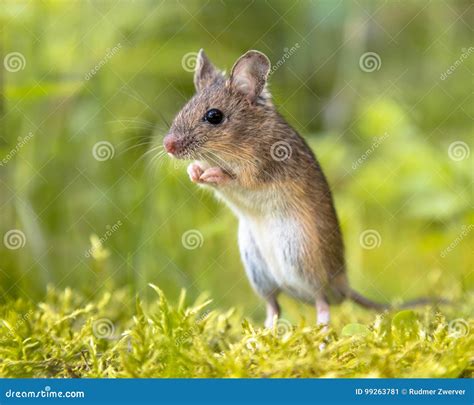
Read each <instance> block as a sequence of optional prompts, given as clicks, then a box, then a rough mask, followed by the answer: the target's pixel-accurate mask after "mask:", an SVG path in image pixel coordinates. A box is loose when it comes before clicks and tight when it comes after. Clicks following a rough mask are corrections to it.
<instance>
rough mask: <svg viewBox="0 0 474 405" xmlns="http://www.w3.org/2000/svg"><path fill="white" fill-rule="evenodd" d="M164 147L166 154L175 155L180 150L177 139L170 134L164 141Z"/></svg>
mask: <svg viewBox="0 0 474 405" xmlns="http://www.w3.org/2000/svg"><path fill="white" fill-rule="evenodd" d="M163 146H164V147H165V150H166V152H168V153H171V154H175V153H176V151H177V149H178V142H177V139H176V137H175V136H174V135H173V134H168V135H166V136H165V139H163Z"/></svg>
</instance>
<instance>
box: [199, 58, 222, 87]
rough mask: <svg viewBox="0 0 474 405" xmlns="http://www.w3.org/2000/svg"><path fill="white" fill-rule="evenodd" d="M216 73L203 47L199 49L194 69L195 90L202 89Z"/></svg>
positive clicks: (217, 73)
mask: <svg viewBox="0 0 474 405" xmlns="http://www.w3.org/2000/svg"><path fill="white" fill-rule="evenodd" d="M218 75H219V72H218V71H217V69H216V68H215V67H214V65H213V64H212V63H211V61H210V60H209V59H208V57H207V55H206V54H205V53H204V49H201V50H200V51H199V53H198V55H197V59H196V70H195V71H194V87H196V91H200V90H202V89H203V88H204V87H206V86H207V85H208V84H209V83H211V82H212V81H213V80H214V79H215V78H216V76H218Z"/></svg>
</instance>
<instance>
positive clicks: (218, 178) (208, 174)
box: [199, 167, 231, 185]
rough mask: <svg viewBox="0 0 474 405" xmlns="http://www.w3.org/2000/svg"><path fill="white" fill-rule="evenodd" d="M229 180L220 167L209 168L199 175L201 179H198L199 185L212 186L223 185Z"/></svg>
mask: <svg viewBox="0 0 474 405" xmlns="http://www.w3.org/2000/svg"><path fill="white" fill-rule="evenodd" d="M230 180H231V177H230V176H229V175H228V174H227V173H226V172H225V171H224V170H222V169H221V168H220V167H210V168H209V169H206V170H205V171H204V173H203V174H201V177H199V182H200V183H204V184H213V185H224V184H227V183H228V182H229V181H230Z"/></svg>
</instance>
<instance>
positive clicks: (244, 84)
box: [229, 51, 270, 103]
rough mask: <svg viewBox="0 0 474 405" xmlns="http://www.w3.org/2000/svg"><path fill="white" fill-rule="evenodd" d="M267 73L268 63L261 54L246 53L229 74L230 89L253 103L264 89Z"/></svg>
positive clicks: (255, 52)
mask: <svg viewBox="0 0 474 405" xmlns="http://www.w3.org/2000/svg"><path fill="white" fill-rule="evenodd" d="M269 71H270V61H269V60H268V58H267V57H266V56H265V55H264V54H263V53H261V52H259V51H248V52H247V53H246V54H244V55H242V56H241V57H240V58H239V59H238V60H237V62H235V64H234V67H233V68H232V71H231V73H230V79H229V84H230V87H231V88H233V89H235V90H237V91H238V92H240V93H242V94H245V95H246V96H247V99H248V100H249V101H250V102H251V103H255V101H256V100H257V98H258V96H260V94H261V93H262V91H263V89H264V88H265V84H266V82H267V77H268V72H269Z"/></svg>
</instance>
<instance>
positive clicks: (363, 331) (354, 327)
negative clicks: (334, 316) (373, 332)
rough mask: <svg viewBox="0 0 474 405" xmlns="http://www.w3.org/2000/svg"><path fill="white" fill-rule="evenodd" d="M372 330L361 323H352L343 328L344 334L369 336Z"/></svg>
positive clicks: (342, 333)
mask: <svg viewBox="0 0 474 405" xmlns="http://www.w3.org/2000/svg"><path fill="white" fill-rule="evenodd" d="M368 334H370V330H369V328H368V327H367V326H365V325H363V324H361V323H350V324H348V325H346V326H344V328H342V332H341V335H342V336H367V335H368Z"/></svg>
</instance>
